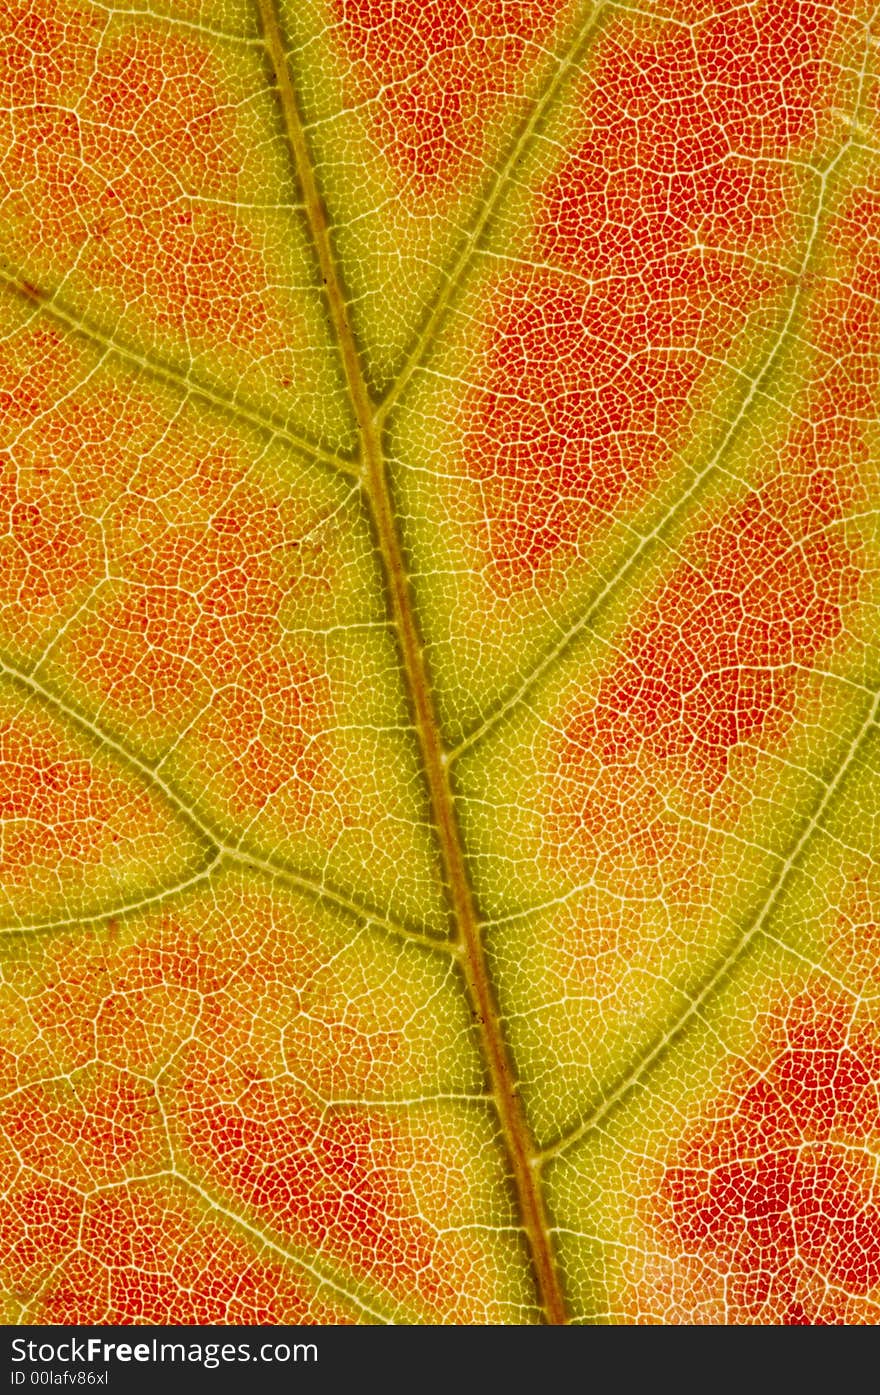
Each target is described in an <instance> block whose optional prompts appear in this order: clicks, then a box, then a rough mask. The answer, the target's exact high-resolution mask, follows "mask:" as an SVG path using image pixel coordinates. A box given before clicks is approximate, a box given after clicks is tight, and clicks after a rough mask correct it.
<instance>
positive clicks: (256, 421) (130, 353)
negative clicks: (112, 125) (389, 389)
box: [0, 268, 357, 478]
mask: <svg viewBox="0 0 880 1395" xmlns="http://www.w3.org/2000/svg"><path fill="white" fill-rule="evenodd" d="M0 284H2V285H4V286H5V287H6V288H7V289H8V290H10V291H12V292H13V294H15V295H17V296H20V297H21V299H22V300H25V301H26V302H27V303H28V304H30V305H32V306H33V307H34V308H35V310H37V311H39V312H40V313H41V314H44V315H48V316H49V318H50V319H53V320H55V321H56V322H57V323H58V324H62V325H64V326H65V328H66V329H69V330H71V331H72V333H74V334H76V335H78V336H79V337H80V338H82V339H86V340H88V341H89V342H90V343H91V344H94V345H96V346H97V347H98V348H100V349H104V350H105V351H106V350H109V351H110V353H112V354H113V355H114V356H115V357H116V358H118V359H120V360H121V361H122V362H123V363H125V364H128V365H130V366H131V367H133V368H138V369H141V370H142V371H143V372H145V373H148V374H149V375H150V377H151V378H153V379H155V380H156V381H157V382H160V383H162V384H164V385H165V386H166V387H172V388H174V389H175V390H176V391H177V392H182V393H184V394H185V395H186V396H187V397H197V398H201V399H202V400H203V401H205V402H210V404H211V406H212V407H216V408H217V409H218V410H219V411H221V412H223V414H224V415H225V416H227V417H231V418H232V419H233V420H234V421H241V422H246V423H247V425H248V426H253V427H256V428H257V430H259V431H261V432H263V433H264V434H265V435H268V436H270V437H272V438H273V439H276V440H279V441H284V442H285V444H287V445H290V446H294V447H295V448H296V449H297V450H299V451H302V452H303V454H305V455H308V456H310V457H311V458H312V459H313V460H317V461H320V462H321V464H322V465H330V466H332V468H333V469H334V470H339V471H341V472H342V473H343V474H346V475H348V476H349V477H354V478H357V467H356V466H355V465H354V464H353V463H352V462H351V461H350V460H346V459H345V458H344V456H341V455H337V454H336V453H335V452H334V451H330V450H326V449H325V448H324V447H323V446H320V445H318V444H317V442H315V441H311V440H309V438H308V436H301V435H299V434H298V433H297V432H295V431H291V430H290V428H289V427H287V426H283V425H282V424H281V423H280V422H278V421H274V420H273V419H272V418H271V417H268V416H265V415H264V414H263V413H262V412H260V411H259V410H257V408H255V407H250V406H248V405H247V404H246V403H243V402H241V401H239V399H238V398H236V397H234V396H233V395H232V394H229V395H228V396H227V395H226V394H225V393H223V392H221V391H220V390H219V389H218V388H212V387H209V386H208V385H207V384H206V383H203V382H201V381H200V380H198V379H196V378H191V377H190V376H189V374H188V373H185V372H183V371H182V370H181V369H178V368H175V367H174V365H173V364H170V363H166V362H165V361H164V360H163V359H159V358H153V356H152V355H151V354H148V353H145V352H143V350H138V349H134V348H133V347H131V346H130V345H128V344H125V343H123V342H121V341H120V340H118V339H116V338H114V336H113V335H112V334H109V333H107V332H105V331H104V330H102V329H99V328H98V327H97V326H96V325H93V324H91V323H90V321H88V320H84V319H82V318H81V317H80V316H79V315H74V314H73V313H72V312H71V311H69V310H65V309H64V307H63V306H62V305H60V304H59V303H58V302H57V301H56V300H53V299H52V297H51V296H50V295H49V294H48V293H47V292H45V291H43V290H41V289H39V288H38V287H35V286H32V285H31V284H30V282H29V281H27V280H25V279H24V277H21V276H16V275H10V274H9V272H8V271H5V270H3V269H2V268H0Z"/></svg>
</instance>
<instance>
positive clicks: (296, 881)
mask: <svg viewBox="0 0 880 1395" xmlns="http://www.w3.org/2000/svg"><path fill="white" fill-rule="evenodd" d="M0 674H6V676H7V678H9V679H10V680H11V681H12V682H13V683H16V684H17V685H18V686H19V687H22V688H24V689H26V691H28V692H30V693H32V694H33V696H34V697H36V698H37V699H38V700H39V701H40V702H42V703H44V704H46V705H47V706H48V707H49V708H51V709H52V710H53V711H54V712H57V713H60V715H61V716H62V717H64V718H65V720H66V721H68V722H70V723H71V725H73V726H74V727H76V728H77V729H78V730H80V731H84V732H87V733H88V735H89V736H91V737H92V738H93V739H94V740H95V741H96V742H98V743H99V745H100V746H101V747H102V748H105V749H106V750H108V751H112V752H113V754H114V755H115V756H116V757H117V758H118V759H119V760H120V761H122V762H123V763H124V764H126V765H128V766H130V767H131V768H132V769H134V770H136V771H137V772H138V774H139V775H140V776H141V777H142V779H143V780H144V781H145V782H146V783H147V784H148V786H149V787H150V788H153V789H156V790H158V791H159V792H160V793H161V794H162V796H163V797H164V798H165V799H166V800H167V801H168V803H169V805H170V806H171V808H172V809H173V810H174V811H175V813H176V814H177V815H178V817H179V818H181V819H182V820H183V821H184V822H185V823H187V824H189V825H190V828H191V829H192V830H193V831H194V832H195V833H197V834H198V835H199V837H200V838H201V839H202V840H203V842H204V843H205V844H206V849H205V850H206V852H208V851H210V850H213V851H214V852H215V853H216V854H217V855H218V856H219V855H221V854H222V855H223V857H225V858H226V859H228V860H229V861H231V862H236V863H238V864H239V865H241V866H247V867H253V868H255V869H256V870H257V871H260V872H263V873H265V874H267V875H271V876H274V877H276V878H283V879H284V880H285V881H287V882H288V883H289V884H290V885H291V886H293V887H295V888H296V889H297V890H298V891H301V892H303V893H305V894H306V895H307V896H309V897H311V898H312V899H313V900H319V901H326V902H328V904H330V905H334V906H338V907H340V908H341V909H342V910H344V911H346V912H348V913H349V914H351V915H355V916H357V918H358V919H359V920H368V921H370V922H371V923H372V924H374V925H377V926H381V927H382V928H383V929H386V930H388V931H390V932H391V933H392V934H394V935H398V936H400V937H401V938H402V939H405V940H415V942H416V943H418V944H430V946H431V947H432V948H434V949H442V948H443V944H444V942H443V940H442V939H439V938H438V939H437V940H433V939H432V938H431V936H430V935H425V934H422V933H421V932H420V931H415V930H410V929H409V927H408V926H406V925H401V924H399V923H398V922H397V921H394V920H391V919H389V918H388V917H387V916H382V915H380V914H378V913H376V912H374V911H373V910H371V909H370V907H369V906H363V905H360V904H359V903H358V902H356V901H352V900H350V899H349V898H348V897H346V896H345V895H344V894H343V893H341V892H338V891H337V890H336V888H335V887H332V886H327V885H325V883H323V882H320V881H317V880H316V879H314V878H312V877H307V876H305V875H303V873H302V872H297V871H295V870H294V869H293V868H291V867H286V866H285V865H284V864H283V863H279V862H275V861H274V860H273V859H271V858H264V857H260V856H259V855H258V854H255V853H252V852H250V851H249V850H247V849H243V848H240V847H233V846H230V845H229V844H228V843H226V842H224V840H223V839H222V838H221V837H220V836H219V835H218V833H217V832H216V830H215V829H214V828H213V827H212V826H211V824H210V823H208V822H207V820H205V819H203V818H202V817H201V815H200V814H198V813H197V812H196V810H195V809H194V808H193V807H192V806H191V805H189V804H188V803H187V802H186V800H184V799H182V798H181V796H180V795H179V794H178V793H177V791H176V790H175V789H174V787H173V786H172V785H170V784H168V782H167V781H166V780H164V779H163V778H162V776H161V775H160V774H159V772H158V771H157V770H156V769H155V767H154V766H151V765H149V764H148V763H147V762H146V761H144V760H142V759H141V757H140V756H138V755H137V754H136V753H135V752H134V751H132V750H131V749H130V748H129V747H127V746H125V745H124V744H123V743H122V742H121V741H118V740H117V739H116V738H115V737H113V736H110V735H109V733H108V732H106V731H103V730H102V729H101V727H99V726H98V725H97V723H95V722H93V721H90V719H89V718H88V717H86V716H85V715H84V714H83V713H82V712H78V711H77V710H76V708H73V707H70V706H68V704H67V703H66V702H64V700H63V699H62V698H60V697H58V695H57V694H56V693H53V692H51V691H50V690H49V689H48V688H44V687H43V685H42V683H40V682H38V681H37V679H36V678H34V677H33V676H32V675H31V674H27V673H24V672H22V671H21V670H20V669H17V668H15V667H14V665H12V664H10V663H8V662H7V661H6V660H2V661H0ZM120 913H121V912H116V914H120ZM106 914H111V915H112V914H114V912H113V911H107V912H106ZM84 918H85V919H87V918H88V917H84Z"/></svg>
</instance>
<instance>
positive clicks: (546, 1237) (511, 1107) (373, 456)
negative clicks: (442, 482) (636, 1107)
mask: <svg viewBox="0 0 880 1395" xmlns="http://www.w3.org/2000/svg"><path fill="white" fill-rule="evenodd" d="M257 7H258V9H259V13H260V19H261V22H262V27H263V34H264V36H265V40H266V47H267V49H268V52H269V56H270V58H271V61H272V66H273V68H274V71H275V78H276V82H277V84H278V95H279V99H280V103H281V110H282V115H283V119H284V124H285V129H286V133H287V137H288V140H289V142H290V147H291V152H292V155H293V159H294V162H295V166H296V171H297V175H298V178H299V182H300V187H301V189H302V191H303V195H304V198H305V207H306V216H307V218H308V222H309V226H310V230H311V234H312V240H313V242H314V247H315V254H316V256H317V258H318V263H319V266H320V269H321V275H322V278H323V281H324V285H325V288H326V292H327V300H328V304H329V307H330V314H331V318H332V320H333V326H334V329H335V332H336V337H337V340H338V343H339V348H340V352H341V355H342V361H343V365H344V369H345V375H346V379H347V382H348V389H349V394H350V397H351V403H352V408H353V410H354V413H355V417H356V419H357V423H358V427H359V429H360V433H361V441H362V449H363V466H364V483H365V488H366V491H367V494H368V497H369V500H370V502H371V504H372V508H373V517H374V524H375V528H376V533H377V537H378V541H379V546H380V548H381V551H382V556H383V560H384V564H385V571H386V575H387V581H388V588H389V592H390V600H391V608H392V613H393V617H394V620H395V624H396V626H397V632H398V641H399V644H400V650H401V659H402V663H403V670H404V675H405V679H406V685H407V689H408V693H409V698H410V701H411V703H412V707H413V715H414V720H415V725H416V732H417V737H418V741H419V746H420V748H421V755H422V760H423V764H424V771H425V777H426V780H427V784H428V792H429V796H430V801H431V807H432V812H433V815H434V821H435V824H436V829H437V836H438V840H439V844H440V849H441V855H442V858H443V863H444V869H445V872H446V876H447V879H448V883H449V890H450V899H451V902H452V909H453V914H454V917H455V923H456V926H457V931H458V939H459V942H460V944H461V950H462V955H461V958H462V970H463V973H464V977H465V980H466V983H467V987H468V992H469V995H470V999H471V1004H472V1007H473V1010H474V1015H475V1019H476V1022H477V1023H478V1025H479V1027H480V1031H481V1036H482V1044H483V1051H484V1057H485V1063H486V1067H487V1070H488V1074H489V1079H490V1082H491V1086H492V1092H493V1095H494V1097H495V1103H496V1107H497V1110H498V1118H499V1123H500V1126H501V1131H502V1135H503V1137H504V1142H505V1145H506V1149H507V1154H508V1160H509V1164H510V1167H511V1171H512V1175H513V1181H514V1186H515V1189H516V1195H517V1200H518V1203H519V1208H520V1216H521V1219H522V1223H523V1227H524V1230H525V1233H526V1236H527V1238H528V1242H529V1247H530V1250H531V1256H532V1263H533V1266H534V1275H535V1280H536V1285H537V1290H538V1293H539V1295H540V1300H541V1304H542V1307H543V1310H544V1315H545V1317H546V1320H547V1321H548V1322H550V1323H554V1324H556V1323H563V1322H565V1320H566V1319H565V1307H564V1303H563V1298H562V1290H561V1287H560V1282H559V1276H558V1274H557V1271H556V1265H555V1260H554V1255H553V1251H552V1245H551V1240H550V1232H549V1225H548V1218H547V1213H546V1210H545V1205H544V1198H543V1194H542V1192H541V1188H540V1185H539V1180H538V1175H537V1169H536V1167H535V1161H536V1148H535V1142H534V1139H533V1137H532V1134H531V1131H530V1129H529V1126H528V1123H527V1121H526V1117H525V1113H524V1110H523V1107H522V1104H521V1102H520V1099H519V1095H518V1093H517V1087H516V1082H515V1079H514V1074H513V1070H512V1064H511V1061H510V1058H509V1055H508V1050H507V1045H506V1042H505V1041H504V1039H503V1037H502V1034H501V1028H500V1021H499V1013H498V1008H497V1005H496V1002H495V995H494V990H493V988H492V985H491V982H490V979H489V973H488V968H487V964H486V958H485V951H484V948H483V944H482V940H481V938H480V932H479V927H478V924H477V915H476V908H475V906H474V903H473V898H472V894H471V888H470V882H469V880H468V876H467V871H466V867H465V859H464V849H463V847H462V841H461V835H460V831H459V827H458V822H457V819H456V814H455V808H454V803H453V797H452V790H451V787H450V784H449V773H448V769H447V759H446V753H445V752H444V750H443V748H442V745H441V741H440V735H439V730H438V725H437V719H436V715H435V712H434V706H433V698H432V694H431V689H430V684H429V681H428V673H427V667H426V663H425V656H424V652H423V650H422V645H421V641H420V637H419V633H418V628H417V625H416V620H415V615H414V612H413V606H412V600H411V594H410V586H409V578H408V576H407V572H406V567H405V563H404V557H403V548H402V544H401V540H400V536H399V534H398V531H397V525H396V521H395V513H394V504H393V501H392V497H391V488H390V484H389V481H388V477H387V473H386V469H385V460H384V457H383V453H382V444H381V438H380V434H379V431H378V429H377V426H376V423H375V421H374V419H373V410H372V404H371V402H370V397H369V393H368V390H367V384H366V378H365V376H364V373H363V369H362V366H361V362H360V356H359V353H358V349H357V346H356V344H355V340H354V335H353V333H352V329H351V326H350V324H349V321H348V316H347V313H346V307H345V299H344V296H343V290H342V284H341V281H340V277H339V273H338V271H337V267H336V263H335V260H334V256H333V250H332V247H331V241H330V230H329V226H328V221H327V214H326V210H325V208H324V204H323V201H322V199H321V196H320V193H319V190H318V186H317V181H316V178H315V173H314V169H313V166H312V160H311V156H310V153H309V149H308V146H307V143H306V138H305V132H304V130H303V125H302V120H301V117H300V113H299V108H298V104H297V99H296V94H295V92H294V90H293V83H292V80H291V75H290V69H289V67H288V64H287V59H286V57H285V48H284V39H283V36H282V33H281V28H280V24H279V19H278V14H277V12H276V9H275V3H274V0H257Z"/></svg>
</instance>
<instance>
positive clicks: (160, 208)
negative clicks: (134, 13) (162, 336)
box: [0, 0, 290, 365]
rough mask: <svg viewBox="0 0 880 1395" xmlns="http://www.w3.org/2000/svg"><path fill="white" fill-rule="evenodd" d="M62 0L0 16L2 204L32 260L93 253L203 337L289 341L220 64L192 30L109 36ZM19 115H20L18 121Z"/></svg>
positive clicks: (135, 298) (102, 283)
mask: <svg viewBox="0 0 880 1395" xmlns="http://www.w3.org/2000/svg"><path fill="white" fill-rule="evenodd" d="M105 27H106V18H105V17H104V18H102V16H101V14H100V12H95V14H94V16H93V15H91V14H88V13H86V12H84V11H83V10H82V8H81V7H78V6H71V5H66V4H63V3H62V4H60V5H59V6H57V7H53V13H52V14H51V15H45V14H44V15H39V16H38V15H35V14H34V12H33V6H32V5H31V4H29V3H27V0H13V3H11V4H10V5H9V6H6V7H5V9H4V11H3V15H2V17H0V43H2V44H3V48H4V53H5V54H6V56H7V57H6V64H5V67H4V76H3V79H0V93H2V104H3V106H4V107H6V108H7V109H8V110H9V111H14V112H15V118H14V122H11V123H10V125H9V127H8V130H7V129H3V131H2V134H3V137H4V139H3V141H2V149H3V153H2V155H0V207H2V208H3V209H4V210H5V213H6V216H7V218H8V219H9V225H10V232H11V234H12V237H13V245H12V246H9V245H7V247H6V251H7V252H8V253H10V252H12V253H15V252H16V251H17V252H18V255H19V259H20V260H21V261H22V263H23V264H27V265H37V266H43V267H51V268H54V269H55V270H53V271H51V272H48V273H47V275H48V276H49V280H50V282H51V284H50V285H49V286H48V287H47V289H49V290H54V285H55V283H56V282H57V280H58V279H60V277H59V275H58V271H57V268H59V267H67V266H69V265H70V264H71V263H72V261H73V260H74V259H78V260H81V261H82V262H83V265H84V267H85V268H86V270H87V275H88V277H89V279H90V280H92V281H94V283H95V284H96V285H97V286H99V287H100V288H101V289H102V290H103V291H104V293H105V294H106V295H107V296H112V297H113V298H114V300H115V301H116V302H117V303H118V304H120V305H123V306H124V307H125V308H126V309H127V310H131V309H132V308H134V309H135V310H136V311H137V312H138V313H140V314H141V315H142V316H143V317H144V319H145V321H146V322H148V323H150V324H152V325H155V326H156V327H157V328H159V329H160V330H170V331H172V332H173V333H174V335H175V336H177V337H179V338H180V339H182V340H184V341H185V343H186V344H187V346H188V347H189V346H191V345H192V344H204V343H205V342H206V341H207V342H209V343H210V344H216V345H220V346H224V345H228V346H231V347H233V348H238V349H250V350H258V352H259V355H260V357H261V358H265V357H267V356H269V355H271V354H273V353H277V354H282V353H283V354H284V361H285V363H286V364H288V365H289V362H290V353H289V348H290V326H289V323H288V325H287V326H286V328H285V323H284V322H285V319H287V320H288V321H289V313H282V310H281V307H280V306H279V304H278V303H277V301H276V298H275V297H274V296H273V293H272V291H271V290H270V288H269V286H268V284H267V278H268V276H269V273H268V272H267V269H266V265H265V263H264V258H263V254H262V252H261V248H260V245H259V242H258V240H257V239H256V238H255V237H254V236H253V234H252V232H251V231H250V230H249V229H248V227H247V226H246V225H245V223H244V222H243V220H242V218H241V217H240V216H239V215H237V214H236V213H235V212H234V211H233V210H232V208H231V207H224V206H223V205H224V204H225V205H230V206H231V205H233V204H234V203H235V202H236V198H237V194H238V188H237V183H236V180H237V171H238V170H239V169H240V167H241V164H242V161H243V158H244V154H243V150H242V147H241V138H240V136H239V135H238V133H237V132H236V127H235V98H234V96H233V95H230V96H229V97H228V99H227V100H224V90H225V87H226V85H227V84H226V82H225V79H224V73H223V69H222V66H221V64H220V62H219V60H218V58H217V56H216V54H214V53H212V52H211V50H210V49H209V48H208V47H207V46H206V45H205V44H203V43H201V42H200V41H199V40H198V38H196V37H195V36H194V35H193V34H192V33H190V34H188V35H187V36H186V37H181V36H180V35H178V34H176V33H174V32H173V31H171V30H167V31H165V32H163V33H161V35H159V34H158V33H157V34H155V35H154V34H152V33H151V32H150V31H149V30H148V29H147V28H145V27H141V28H139V29H135V30H129V31H126V32H123V33H121V34H113V35H110V36H108V34H107V33H105V32H104V31H105ZM6 121H7V122H10V118H9V117H7V118H6Z"/></svg>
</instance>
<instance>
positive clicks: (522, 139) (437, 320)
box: [376, 0, 603, 421]
mask: <svg viewBox="0 0 880 1395" xmlns="http://www.w3.org/2000/svg"><path fill="white" fill-rule="evenodd" d="M602 8H603V5H602V0H597V3H596V4H594V5H592V6H591V7H590V14H589V17H588V18H587V20H586V22H585V24H584V26H583V28H582V29H581V30H579V32H578V33H577V35H576V37H575V40H574V43H573V45H572V47H571V51H570V52H569V54H568V55H566V56H563V57H562V58H561V59H560V60H559V63H558V66H557V69H556V72H555V73H554V74H553V77H552V78H551V79H550V82H549V84H548V85H547V87H546V88H545V89H544V92H543V94H542V96H541V97H540V98H539V99H538V101H537V102H536V103H535V105H534V107H533V109H532V113H531V115H530V116H529V118H528V120H527V122H526V124H525V126H524V127H523V129H522V131H521V132H520V135H519V138H518V139H517V140H516V141H515V142H514V144H513V145H512V147H511V149H510V151H509V152H508V155H507V158H506V160H505V161H504V163H503V164H502V166H501V168H500V169H499V171H498V173H497V175H496V177H495V179H494V181H493V183H492V187H491V188H490V189H489V190H488V191H487V193H486V196H485V199H484V200H483V202H482V203H481V207H480V213H479V215H478V217H477V220H476V222H475V223H474V225H473V227H472V228H471V229H470V231H469V233H468V236H467V238H466V239H465V241H464V243H463V245H462V246H461V248H460V250H459V253H458V256H457V258H456V259H455V261H454V262H453V264H452V267H451V268H450V270H449V273H448V275H447V276H446V279H445V280H444V282H443V285H442V287H441V290H440V292H439V294H438V296H437V298H436V300H435V301H434V304H433V305H432V307H431V310H430V313H429V315H428V318H427V320H426V321H425V323H424V325H423V326H422V329H421V331H420V333H419V335H418V338H417V339H416V341H415V343H414V345H413V347H412V349H411V350H410V352H409V354H408V355H407V359H406V362H405V363H404V365H403V368H402V369H401V370H400V372H399V373H398V374H397V377H396V379H395V381H394V382H393V383H392V384H391V386H390V388H389V389H388V392H387V393H386V395H385V397H384V399H383V400H382V402H381V404H380V406H379V408H378V411H377V413H376V419H377V421H381V420H383V419H384V418H385V416H387V414H388V412H390V410H391V408H392V407H393V406H394V403H395V402H396V401H397V399H398V398H399V397H400V394H401V393H402V391H403V389H404V387H405V386H406V384H407V383H408V381H409V379H410V378H411V377H412V374H413V373H414V372H415V370H416V369H417V368H418V366H419V364H420V363H421V361H422V355H423V353H424V352H425V349H426V348H427V347H428V345H429V344H430V342H431V340H432V338H433V337H434V335H435V334H436V333H437V331H438V329H439V328H440V325H441V324H442V322H443V318H444V316H445V314H446V311H447V310H448V308H449V306H450V304H451V302H452V298H453V296H454V295H455V292H456V290H457V289H458V288H459V287H460V285H461V279H462V277H463V276H464V274H465V271H466V270H467V267H468V265H469V263H470V261H471V258H472V257H473V255H474V253H475V252H476V250H477V248H478V246H479V244H480V239H481V238H482V236H483V234H484V232H485V231H486V228H487V227H488V225H489V223H490V222H491V220H492V218H493V217H494V215H495V212H496V210H497V208H498V205H499V204H500V202H501V199H502V197H503V195H504V193H505V192H506V190H507V187H508V184H509V182H510V178H511V176H512V174H513V171H514V170H515V169H516V166H517V165H518V164H519V163H520V161H521V160H522V159H523V157H524V156H525V155H526V153H527V152H528V150H529V148H530V146H531V144H532V141H533V139H534V137H535V134H536V132H537V130H538V127H539V126H540V124H541V122H542V121H543V119H544V117H545V115H546V114H547V111H548V110H549V108H550V106H551V105H552V104H553V102H554V101H555V99H556V96H557V94H558V92H559V89H560V88H561V87H562V85H563V82H564V81H565V80H566V79H567V78H568V76H569V75H570V73H571V71H572V69H573V68H574V66H575V64H576V63H578V62H579V61H580V59H581V58H583V56H584V50H585V49H586V48H587V46H588V44H589V43H590V41H591V39H592V37H593V33H594V31H595V29H596V27H597V23H598V20H599V16H600V14H601V12H602Z"/></svg>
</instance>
